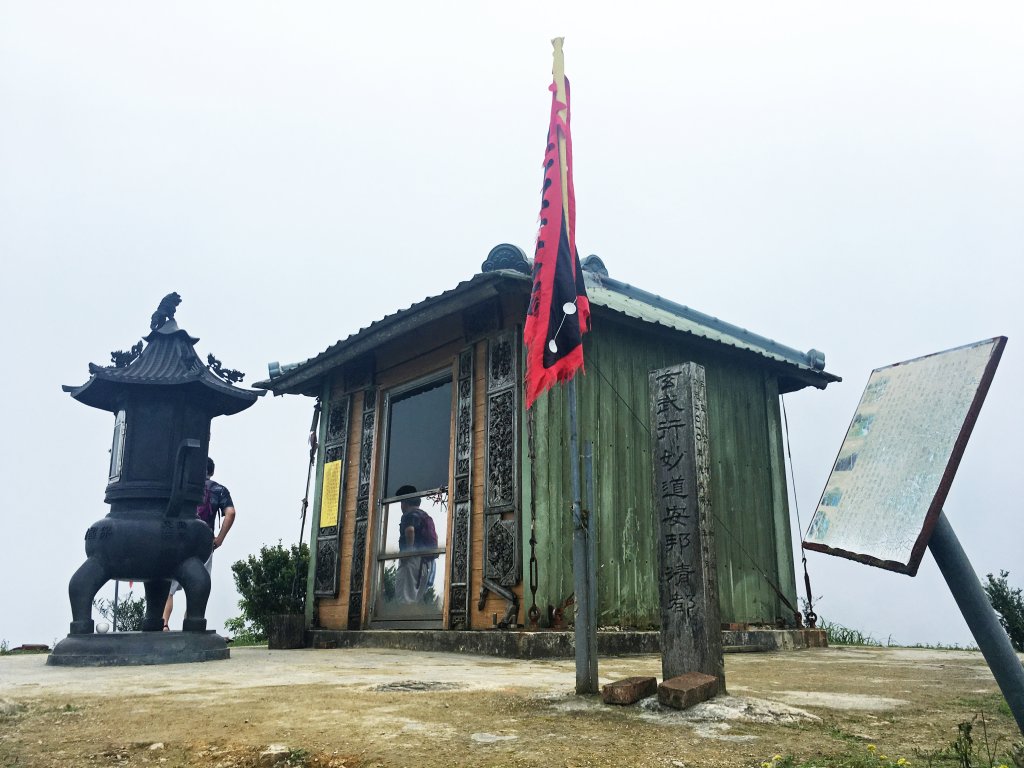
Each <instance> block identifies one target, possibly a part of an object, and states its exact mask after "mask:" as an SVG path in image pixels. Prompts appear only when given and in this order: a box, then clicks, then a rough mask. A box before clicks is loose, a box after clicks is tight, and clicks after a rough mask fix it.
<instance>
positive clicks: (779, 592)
mask: <svg viewBox="0 0 1024 768" xmlns="http://www.w3.org/2000/svg"><path fill="white" fill-rule="evenodd" d="M587 365H588V366H590V367H591V368H593V369H594V370H595V371H596V372H597V375H598V376H600V377H601V378H602V379H603V380H604V382H605V383H606V384H607V385H608V387H609V388H610V389H611V391H612V392H614V393H615V396H616V397H618V398H619V400H621V401H622V404H623V405H625V406H626V410H627V411H629V413H630V415H631V416H632V417H633V420H634V421H636V423H637V424H639V425H640V427H641V428H642V429H643V430H644V432H646V433H647V436H648V437H650V434H651V430H650V428H649V427H648V426H647V425H646V424H645V423H644V422H643V421H642V420H641V419H640V417H639V416H637V415H636V412H635V411H634V410H633V408H632V407H631V406H630V404H629V403H628V402H627V401H626V399H625V398H624V397H623V396H622V395H621V394H620V393H619V391H618V390H617V389H616V388H615V385H614V384H612V383H611V381H609V380H608V377H607V376H605V375H604V374H603V373H602V372H601V368H600V367H599V366H598V365H597V364H596V363H594V361H593V360H588V361H587ZM783 413H785V403H783ZM786 444H787V445H788V444H789V429H788V427H787V429H786ZM790 468H792V461H791V462H790ZM711 515H712V517H714V519H715V520H716V521H717V522H718V525H719V526H721V528H722V530H724V531H725V532H726V533H727V534H728V536H729V538H730V539H732V541H733V543H734V544H735V545H736V546H737V547H739V550H740V552H741V553H742V554H743V555H744V556H745V557H746V558H747V560H748V561H750V565H751V566H753V568H754V570H755V571H757V572H758V573H759V574H761V578H763V579H764V580H765V581H766V582H767V583H768V586H769V587H771V588H772V591H773V592H775V594H776V595H777V596H778V598H779V599H780V600H781V601H782V602H783V603H784V604H785V606H786V607H787V608H789V609H790V610H791V611H792V612H793V614H794V615H795V616H797V617H799V615H800V611H798V610H797V609H796V607H795V606H794V605H793V604H792V603H791V602H789V600H788V599H787V598H786V596H785V595H784V594H783V593H782V589H781V588H780V587H779V586H778V585H777V584H776V583H775V582H774V581H772V580H771V578H769V576H768V574H767V573H766V572H765V571H764V569H762V568H761V567H760V566H759V565H758V564H757V561H756V560H755V559H754V557H753V555H751V554H750V553H749V552H748V551H747V549H746V547H744V546H743V542H742V541H740V539H739V538H738V537H737V536H736V535H735V534H734V533H733V532H732V530H731V529H730V528H729V526H728V525H726V524H725V521H723V520H722V518H720V517H719V516H718V513H717V512H716V511H715V509H714V508H713V507H712V509H711ZM797 524H798V525H799V524H800V523H799V517H798V519H797ZM806 573H807V559H806V558H804V574H805V581H806V582H807V584H808V590H809V589H810V586H809V585H810V581H809V579H808V578H807V576H806ZM809 595H810V592H809V591H808V597H809ZM811 616H812V617H813V618H815V619H816V618H817V617H815V616H814V614H813V612H812V613H811ZM811 627H812V628H813V627H814V625H813V624H811Z"/></svg>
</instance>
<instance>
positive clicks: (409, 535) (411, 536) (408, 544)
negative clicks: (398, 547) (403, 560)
mask: <svg viewBox="0 0 1024 768" xmlns="http://www.w3.org/2000/svg"><path fill="white" fill-rule="evenodd" d="M405 548H406V549H415V548H416V526H414V525H407V526H406V527H405Z"/></svg>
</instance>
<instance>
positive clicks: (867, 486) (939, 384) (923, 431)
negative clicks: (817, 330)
mask: <svg viewBox="0 0 1024 768" xmlns="http://www.w3.org/2000/svg"><path fill="white" fill-rule="evenodd" d="M1005 345H1006V337H1004V336H1000V337H997V338H994V339H987V340H985V341H979V342H977V343H975V344H968V345H966V346H963V347H957V348H955V349H949V350H946V351H945V352H939V353H937V354H934V355H928V356H926V357H919V358H916V359H914V360H908V361H906V362H902V363H896V364H895V365H890V366H886V367H884V368H879V369H877V370H875V371H872V373H871V376H870V378H869V379H868V384H867V387H865V389H864V394H863V395H862V396H861V399H860V403H859V404H858V406H857V411H856V413H855V414H854V417H853V421H852V422H851V423H850V428H849V429H848V430H847V433H846V439H845V440H844V441H843V445H842V447H841V448H840V449H839V456H838V457H837V459H836V462H835V465H834V466H833V469H832V474H831V475H830V476H829V479H828V482H827V483H826V485H825V491H824V493H823V494H822V496H821V501H819V503H818V508H817V511H816V512H815V513H814V517H813V518H812V519H811V524H810V525H809V526H808V529H807V534H806V535H805V537H804V546H805V547H806V548H807V549H812V550H817V551H819V552H825V553H827V554H830V555H836V556H839V557H846V558H849V559H851V560H857V561H858V562H862V563H865V564H867V565H874V566H877V567H879V568H884V569H886V570H890V571H896V572H897V573H905V574H907V575H909V576H914V575H916V573H917V569H918V567H919V566H920V564H921V558H922V556H923V555H924V550H925V548H926V547H927V548H928V549H930V550H931V552H932V555H933V556H934V557H935V562H936V563H937V564H938V566H939V570H940V571H942V575H943V577H944V578H945V579H946V583H947V584H948V585H949V589H950V591H951V592H952V593H953V597H954V598H955V599H956V602H957V605H958V606H959V608H960V612H961V613H962V614H963V616H964V619H965V620H966V621H967V626H968V627H970V630H971V632H972V634H973V635H974V639H975V640H976V641H977V643H978V647H979V648H980V649H981V651H982V653H983V654H984V656H985V661H986V662H987V663H988V665H989V667H990V668H991V670H992V674H993V676H994V677H995V678H996V682H997V683H998V684H999V688H1000V689H1001V690H1002V692H1003V695H1004V696H1005V697H1006V701H1007V703H1008V704H1009V705H1010V709H1011V711H1012V712H1013V716H1014V718H1015V719H1016V720H1017V726H1018V727H1019V728H1020V729H1021V732H1022V733H1024V667H1022V666H1021V662H1020V659H1018V658H1017V655H1016V653H1014V650H1013V647H1012V646H1011V645H1010V639H1009V637H1007V635H1006V632H1004V631H1003V628H1002V627H1001V626H1000V624H999V621H998V619H997V617H996V614H995V611H994V610H993V609H992V605H991V603H990V602H989V600H988V596H987V595H986V594H985V590H984V589H983V588H982V586H981V583H980V582H979V581H978V577H977V575H976V574H975V573H974V568H973V567H972V566H971V563H970V561H969V560H968V559H967V555H965V554H964V551H963V549H962V548H961V547H960V542H959V541H958V540H957V538H956V535H955V534H954V533H953V529H952V527H951V526H950V524H949V521H948V520H947V519H946V516H945V514H944V513H943V511H942V506H943V504H944V503H945V500H946V495H947V494H948V493H949V488H950V486H951V485H952V483H953V478H954V477H955V476H956V470H957V467H958V466H959V464H960V459H961V458H962V457H963V454H964V449H965V448H966V447H967V441H968V439H969V438H970V436H971V431H972V429H973V428H974V423H975V421H976V420H977V418H978V413H979V412H980V411H981V406H982V403H983V402H984V400H985V395H986V394H987V393H988V388H989V386H990V385H991V383H992V378H993V377H994V376H995V371H996V366H997V365H998V364H999V358H1000V356H1001V355H1002V352H1003V348H1004V346H1005Z"/></svg>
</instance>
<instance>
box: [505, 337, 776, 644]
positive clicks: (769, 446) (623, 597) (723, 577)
mask: <svg viewBox="0 0 1024 768" xmlns="http://www.w3.org/2000/svg"><path fill="white" fill-rule="evenodd" d="M595 324H596V323H595ZM585 353H586V365H587V374H586V375H585V376H583V377H580V378H579V379H578V382H579V390H578V395H579V409H580V410H579V422H580V441H581V445H582V443H583V441H586V440H592V441H593V443H594V485H595V506H596V510H595V512H596V515H597V528H598V621H599V624H600V625H601V626H611V625H618V626H632V627H648V626H654V625H656V624H657V623H658V620H659V619H658V615H659V607H658V588H657V581H656V570H657V555H656V545H657V534H656V529H655V522H654V519H653V516H652V513H651V509H652V501H651V498H652V490H651V457H650V452H651V447H650V442H651V441H650V435H649V433H648V427H647V425H648V422H649V419H650V417H649V413H648V411H649V407H650V406H649V395H648V391H647V380H648V379H647V375H648V372H649V371H651V370H654V369H657V368H663V367H665V366H668V365H674V364H676V363H679V362H683V361H686V360H693V361H695V362H698V363H700V364H701V365H703V366H704V367H705V370H706V377H707V387H708V419H709V425H710V429H711V435H710V437H711V459H712V508H713V510H714V514H715V518H716V529H715V532H716V537H717V538H716V545H717V550H718V571H719V591H720V595H719V597H720V602H721V615H722V621H723V622H751V623H755V622H756V623H770V622H774V621H775V620H776V618H777V617H779V616H785V617H790V615H791V613H790V611H789V610H788V609H786V608H784V607H781V606H780V601H779V599H778V597H777V595H776V594H775V592H774V590H773V589H772V588H771V586H770V585H769V584H768V583H767V581H766V580H765V578H764V577H763V576H762V573H761V572H762V571H763V572H764V573H767V574H768V576H769V577H770V578H771V579H772V580H773V581H774V582H775V583H776V584H777V585H778V586H779V587H781V589H782V591H783V592H784V593H785V594H786V595H787V597H788V598H789V599H790V601H791V602H792V603H794V604H795V602H796V599H795V581H794V573H793V568H792V556H791V554H789V553H788V550H789V548H790V546H791V545H790V540H789V518H788V509H787V503H786V493H785V475H784V467H783V465H782V460H781V451H780V450H779V448H780V445H778V444H777V440H778V437H779V431H778V424H777V419H778V404H777V397H778V394H777V393H778V389H777V386H776V385H775V382H774V380H773V379H772V378H770V376H769V374H767V373H766V372H765V371H764V370H763V369H761V368H759V367H756V366H752V365H751V363H750V362H749V361H750V359H751V358H750V357H746V356H744V357H740V356H733V355H723V354H720V353H717V352H715V351H709V350H708V349H707V348H705V349H698V348H696V347H689V346H685V345H683V344H680V343H679V341H677V340H676V339H673V338H671V337H670V336H668V335H667V334H666V335H664V336H659V335H656V334H652V333H651V331H650V329H649V327H648V328H646V329H638V328H637V327H635V326H631V325H626V324H620V323H617V322H614V321H608V320H606V319H604V318H600V325H599V327H598V328H597V330H595V332H593V333H591V334H589V335H588V336H587V337H586V347H585ZM737 360H738V361H739V362H737ZM534 410H535V414H534V419H535V424H536V428H535V451H536V466H535V471H536V476H537V487H538V493H537V494H536V536H537V558H538V561H539V574H538V576H539V578H538V593H537V604H538V606H539V607H540V609H541V611H542V612H543V611H544V610H545V607H546V606H547V605H548V604H549V603H551V604H555V605H557V604H559V603H560V602H561V601H563V600H564V599H565V598H566V597H567V596H568V595H569V594H570V593H571V592H572V590H573V580H572V523H571V509H570V504H571V493H570V480H569V465H568V463H567V461H566V458H567V456H568V414H567V408H566V397H565V388H564V387H556V388H555V389H554V390H552V391H551V392H550V393H549V394H548V395H547V396H546V397H542V398H541V399H540V400H539V401H538V402H537V404H536V405H535V406H534ZM523 439H524V446H523V451H522V455H523V457H524V464H523V479H524V481H525V482H526V483H529V482H530V465H529V455H528V450H527V446H526V445H525V441H526V430H524V431H523ZM529 498H530V495H529V486H528V485H527V487H526V488H525V489H524V494H523V500H524V507H525V508H524V514H523V550H524V560H525V562H524V573H529V559H528V558H529V555H530V546H529V539H530V510H529V507H528V503H527V502H528V500H529ZM780 540H781V546H777V543H778V542H779V541H780ZM780 571H781V572H780ZM525 586H526V587H527V589H526V590H524V592H525V594H524V597H525V602H526V606H527V607H529V605H530V602H531V595H530V592H529V585H528V584H527V585H525Z"/></svg>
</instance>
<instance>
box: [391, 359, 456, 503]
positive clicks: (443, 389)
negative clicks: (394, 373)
mask: <svg viewBox="0 0 1024 768" xmlns="http://www.w3.org/2000/svg"><path fill="white" fill-rule="evenodd" d="M451 420H452V381H451V379H450V378H444V379H442V380H440V381H433V382H431V383H429V384H425V385H423V386H422V387H417V388H416V389H414V390H412V391H410V392H403V393H402V394H400V395H395V396H394V397H392V398H391V413H390V415H389V419H388V442H387V457H388V458H387V474H386V480H385V483H384V486H385V487H384V497H385V498H390V497H392V496H395V495H396V491H397V490H398V488H400V487H401V486H403V485H412V486H415V487H416V488H417V489H418V490H420V491H428V490H433V489H436V488H441V487H442V486H446V485H448V457H449V454H450V451H451V445H450V442H451Z"/></svg>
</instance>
